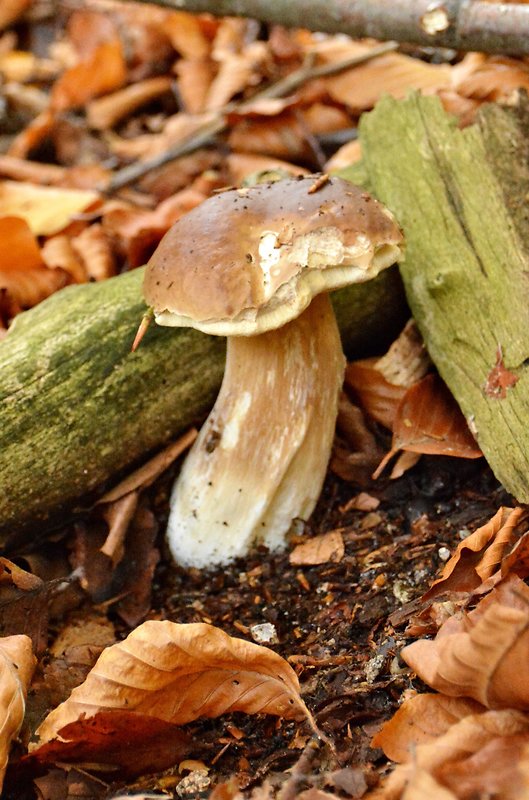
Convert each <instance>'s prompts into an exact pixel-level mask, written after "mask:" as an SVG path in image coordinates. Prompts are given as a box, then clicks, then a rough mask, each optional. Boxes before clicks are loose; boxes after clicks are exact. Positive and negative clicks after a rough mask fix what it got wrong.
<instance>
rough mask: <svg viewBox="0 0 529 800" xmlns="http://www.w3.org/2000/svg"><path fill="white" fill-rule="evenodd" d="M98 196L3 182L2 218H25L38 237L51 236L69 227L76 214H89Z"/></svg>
mask: <svg viewBox="0 0 529 800" xmlns="http://www.w3.org/2000/svg"><path fill="white" fill-rule="evenodd" d="M97 199H98V194H97V193H96V192H91V191H83V190H81V189H59V188H55V187H50V186H36V185H34V184H31V183H18V182H16V181H0V210H1V213H2V216H4V217H8V216H12V217H21V218H22V219H25V220H26V222H27V223H28V225H29V227H30V228H31V230H32V232H33V233H34V234H35V236H51V235H52V234H54V233H58V232H59V231H60V230H62V229H63V228H65V227H66V226H67V225H68V224H69V223H70V221H71V218H72V215H74V214H79V213H80V212H81V211H85V210H86V209H87V208H88V207H89V206H91V205H92V204H93V203H94V202H95V201H96V200H97Z"/></svg>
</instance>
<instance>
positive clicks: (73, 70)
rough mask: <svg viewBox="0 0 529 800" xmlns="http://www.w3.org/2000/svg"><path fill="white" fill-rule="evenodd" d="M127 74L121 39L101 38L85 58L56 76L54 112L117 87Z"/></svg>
mask: <svg viewBox="0 0 529 800" xmlns="http://www.w3.org/2000/svg"><path fill="white" fill-rule="evenodd" d="M126 78H127V71H126V64H125V58H124V55H123V48H122V45H121V42H120V41H119V39H114V40H112V41H108V42H102V43H101V44H100V45H98V46H97V47H96V48H95V50H94V52H93V53H92V54H91V55H89V56H88V57H87V58H86V60H84V61H81V62H80V63H79V64H76V66H74V67H70V69H68V70H66V72H64V73H63V74H62V75H61V77H60V78H58V80H57V81H56V82H55V84H54V86H53V89H52V93H51V108H52V109H53V111H55V112H57V111H66V110H67V109H70V108H79V107H80V106H83V105H84V104H85V103H87V102H88V101H89V100H92V98H94V97H98V96H99V95H102V94H106V93H107V92H113V91H116V90H117V89H120V88H121V87H122V86H123V84H124V83H125V81H126Z"/></svg>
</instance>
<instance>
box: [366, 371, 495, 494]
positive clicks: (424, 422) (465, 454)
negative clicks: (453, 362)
mask: <svg viewBox="0 0 529 800" xmlns="http://www.w3.org/2000/svg"><path fill="white" fill-rule="evenodd" d="M399 450H408V451H410V452H412V453H421V454H425V455H436V456H456V457H458V458H479V457H480V456H481V455H483V454H482V452H481V450H480V449H479V448H478V446H477V444H476V441H475V439H474V437H473V436H472V434H471V433H470V430H469V428H468V425H467V423H466V421H465V418H464V416H463V414H462V413H461V410H460V409H459V406H458V405H457V403H456V401H455V400H454V398H453V397H452V395H451V394H450V392H449V391H448V389H447V387H446V385H445V384H444V383H443V381H442V380H441V378H439V377H438V376H437V375H427V376H426V377H425V378H423V379H422V381H419V382H418V383H415V384H414V385H413V386H411V387H410V388H409V389H408V390H407V392H406V394H405V395H404V397H403V398H402V400H401V402H400V403H399V406H398V408H397V411H396V414H395V419H394V421H393V440H392V444H391V450H390V451H389V453H387V454H386V456H385V457H384V458H383V459H382V461H381V462H380V464H379V465H378V467H377V469H376V470H375V472H374V473H373V478H377V477H378V476H379V475H380V473H381V472H382V470H383V469H384V467H385V466H386V464H387V463H388V461H389V460H390V459H391V458H392V457H393V456H394V455H395V453H398V451H399Z"/></svg>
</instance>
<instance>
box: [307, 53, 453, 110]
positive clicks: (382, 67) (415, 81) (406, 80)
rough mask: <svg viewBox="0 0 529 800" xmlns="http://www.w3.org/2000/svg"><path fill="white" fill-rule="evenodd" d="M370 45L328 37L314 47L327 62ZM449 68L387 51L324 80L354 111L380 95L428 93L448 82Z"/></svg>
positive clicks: (375, 100) (373, 101) (336, 98)
mask: <svg viewBox="0 0 529 800" xmlns="http://www.w3.org/2000/svg"><path fill="white" fill-rule="evenodd" d="M372 49H373V46H372V45H370V44H364V43H359V42H352V41H350V40H349V41H347V40H346V41H344V42H341V41H340V40H339V37H328V38H327V40H326V41H325V40H323V41H322V42H321V43H319V44H316V46H315V47H314V50H315V51H316V52H317V53H318V55H319V56H320V57H321V58H323V59H324V60H325V61H327V62H331V61H332V62H334V61H339V60H342V59H345V58H349V57H353V56H355V55H363V54H365V53H368V52H369V50H372ZM451 73H452V68H451V67H450V66H449V65H447V64H427V63H425V62H424V61H421V60H419V59H417V58H412V57H410V56H407V55H404V54H402V53H387V54H386V55H382V56H379V57H378V58H374V59H372V60H371V61H369V62H367V63H366V64H362V65H360V66H357V67H354V68H352V69H348V70H344V71H343V72H340V73H339V74H338V75H333V76H332V77H329V78H326V79H325V84H326V87H327V90H328V91H329V94H330V95H331V97H332V98H333V99H334V100H337V101H338V102H339V103H344V104H345V105H346V106H348V107H349V108H351V109H352V110H353V111H354V112H361V111H365V110H366V109H368V108H372V107H373V106H374V105H375V103H376V102H377V101H378V100H379V99H380V97H381V96H382V94H388V93H389V94H392V95H393V96H394V97H404V96H405V95H406V94H407V92H408V91H409V90H410V89H416V90H421V91H422V92H424V93H430V94H431V93H432V92H435V91H437V90H438V89H440V88H443V87H450V85H451Z"/></svg>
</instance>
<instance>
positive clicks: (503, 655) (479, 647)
mask: <svg viewBox="0 0 529 800" xmlns="http://www.w3.org/2000/svg"><path fill="white" fill-rule="evenodd" d="M401 655H402V658H403V659H404V661H405V662H406V663H407V664H408V665H409V666H410V667H411V668H412V669H413V670H414V671H415V672H416V673H417V674H418V675H419V676H420V677H421V678H422V680H423V681H424V682H425V683H427V684H428V685H429V686H431V687H432V688H433V689H436V690H437V691H440V692H443V694H446V695H449V696H450V697H472V698H473V699H474V700H477V701H478V702H479V703H481V704H482V705H484V706H486V707H487V708H516V709H523V710H529V682H528V681H527V664H528V663H529V587H527V586H526V585H525V584H524V583H523V581H522V580H520V578H518V577H517V576H516V575H511V576H509V578H507V579H506V580H505V581H503V582H502V583H501V584H499V585H498V587H497V588H496V589H494V590H493V591H492V592H491V593H490V594H489V595H488V596H487V597H485V598H484V599H483V600H481V602H480V603H478V605H477V606H476V608H475V609H474V611H471V612H470V614H468V615H467V616H466V617H455V616H454V617H451V618H450V619H448V620H447V621H446V622H445V623H444V624H443V625H442V626H441V628H440V629H439V632H438V633H437V636H436V638H435V639H434V640H433V641H428V640H419V641H417V642H413V643H412V644H410V645H408V646H407V647H405V648H404V649H403V650H402V653H401Z"/></svg>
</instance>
